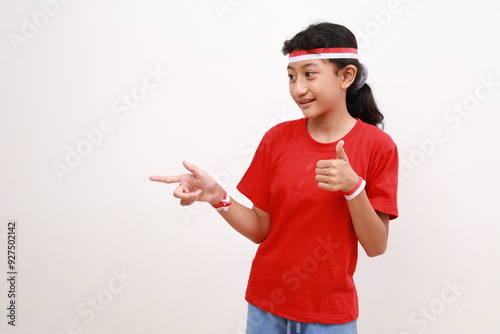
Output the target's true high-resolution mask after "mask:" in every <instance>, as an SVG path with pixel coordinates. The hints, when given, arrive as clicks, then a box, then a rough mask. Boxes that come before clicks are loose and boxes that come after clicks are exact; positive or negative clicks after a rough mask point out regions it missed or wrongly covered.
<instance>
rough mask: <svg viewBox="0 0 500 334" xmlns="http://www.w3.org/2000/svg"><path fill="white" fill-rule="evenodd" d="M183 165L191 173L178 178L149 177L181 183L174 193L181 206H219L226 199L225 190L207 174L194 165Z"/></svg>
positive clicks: (153, 179) (152, 179)
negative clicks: (206, 204)
mask: <svg viewBox="0 0 500 334" xmlns="http://www.w3.org/2000/svg"><path fill="white" fill-rule="evenodd" d="M182 164H183V165H184V167H185V168H186V169H187V170H188V171H189V172H190V173H189V174H182V175H176V176H158V175H152V176H150V177H149V179H150V180H151V181H155V182H163V183H168V184H170V183H179V186H178V187H177V188H176V189H175V191H174V197H176V198H178V199H180V200H181V203H180V204H181V205H183V206H185V205H191V204H193V203H194V202H196V201H200V202H208V203H210V204H212V205H216V204H218V203H219V202H220V201H221V200H222V198H223V197H224V190H223V189H222V187H220V186H219V185H218V184H217V182H216V181H215V180H214V179H213V178H212V177H211V176H210V175H208V174H207V173H205V172H204V171H202V170H201V169H199V168H198V167H196V166H195V165H193V164H190V163H188V162H187V161H183V162H182Z"/></svg>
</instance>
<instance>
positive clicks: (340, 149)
mask: <svg viewBox="0 0 500 334" xmlns="http://www.w3.org/2000/svg"><path fill="white" fill-rule="evenodd" d="M336 151H337V160H345V161H349V158H347V154H346V153H345V151H344V141H343V140H341V141H339V142H338V143H337V147H336Z"/></svg>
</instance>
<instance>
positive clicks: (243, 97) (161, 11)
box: [0, 0, 500, 334]
mask: <svg viewBox="0 0 500 334" xmlns="http://www.w3.org/2000/svg"><path fill="white" fill-rule="evenodd" d="M499 15H500V5H499V2H494V1H489V0H476V1H465V0H461V1H457V0H455V1H450V0H446V1H439V2H438V1H430V0H422V1H412V0H377V1H368V0H364V1H347V0H344V1H330V0H329V1H326V0H323V1H319V0H317V1H297V0H295V1H285V0H280V1H272V2H270V1H264V0H253V1H249V0H220V1H219V0H217V1H213V0H207V1H193V0H191V1H161V0H149V1H145V0H126V1H124V0H121V1H118V0H108V1H81V0H73V1H68V0H65V1H63V0H60V1H59V2H56V0H41V1H26V0H24V1H6V0H2V1H1V3H0V35H1V36H2V38H1V39H0V50H1V52H0V117H1V118H0V247H1V250H0V268H1V274H0V278H1V280H0V305H1V307H0V309H1V310H2V311H1V312H0V313H1V314H0V319H1V320H0V331H1V332H2V333H23V334H24V333H42V334H48V333H52V334H55V333H96V334H97V333H106V334H110V333H187V334H191V333H192V334H194V333H211V334H212V333H213V334H232V333H244V327H245V319H246V303H245V301H244V292H245V288H246V280H247V275H248V272H249V268H250V264H251V260H252V258H253V255H254V252H255V250H256V245H254V244H252V243H251V242H250V241H248V240H246V239H245V238H243V237H242V236H240V235H238V234H237V233H236V232H234V231H233V230H232V229H231V228H230V227H229V226H228V225H227V224H226V223H225V222H224V221H222V220H221V219H220V217H218V215H217V213H215V212H214V211H213V210H212V209H211V208H208V207H206V206H204V205H195V206H193V207H190V208H181V207H180V206H179V205H178V203H177V201H176V200H175V199H174V198H173V197H172V196H171V194H172V192H173V190H174V188H175V186H173V185H172V186H169V185H163V184H157V183H153V182H150V181H149V180H148V176H149V175H151V174H161V175H174V174H179V173H183V172H184V171H183V168H182V164H181V161H182V160H184V159H186V160H188V161H190V162H192V163H195V164H196V165H198V166H199V167H201V168H203V169H205V170H207V171H209V172H210V173H211V174H212V175H214V176H216V177H217V178H218V179H219V181H220V182H221V183H222V184H223V185H224V186H225V187H226V189H228V190H229V192H230V193H231V194H232V195H233V196H234V197H235V198H237V199H239V200H241V201H243V202H245V201H246V200H245V198H243V197H242V195H240V194H239V193H237V191H236V190H235V186H236V184H237V183H238V181H239V179H240V178H241V176H242V174H243V172H244V171H245V169H246V167H247V166H248V163H249V159H250V158H251V157H252V154H253V151H254V149H255V147H256V144H257V143H258V141H259V139H260V137H261V136H262V134H263V132H264V131H265V130H267V129H268V128H269V127H270V126H272V125H274V124H276V123H278V122H281V121H284V120H287V119H295V118H299V117H301V116H302V115H301V113H300V110H298V108H297V107H296V106H295V105H294V104H293V102H292V101H291V99H290V97H289V95H288V84H287V80H288V78H287V75H286V62H287V58H286V57H284V56H283V55H282V54H281V52H280V50H281V46H282V43H283V41H284V40H286V39H288V38H290V37H292V36H293V35H294V34H295V33H297V32H298V31H300V30H301V29H303V28H305V27H306V26H307V25H308V24H310V23H313V22H317V21H321V20H327V21H332V22H337V23H341V24H344V25H346V26H348V27H349V28H351V30H353V32H355V33H356V35H357V37H358V42H359V44H360V57H361V60H362V61H363V62H364V63H365V64H366V65H367V67H368V68H369V70H370V76H369V78H368V82H369V83H370V84H371V85H372V87H373V90H374V92H375V95H376V99H377V101H378V103H379V105H380V107H381V108H382V110H383V113H384V115H385V116H386V122H385V124H386V127H385V130H386V132H387V133H389V134H390V135H391V136H392V138H393V139H394V140H395V142H396V143H397V145H398V147H399V153H400V158H401V175H400V176H401V178H400V181H401V183H400V188H399V206H400V218H398V219H397V220H395V221H393V222H392V223H391V231H390V244H389V249H388V251H387V252H386V254H384V255H383V256H381V257H377V258H373V259H372V258H367V257H366V255H364V254H363V253H362V251H361V252H360V259H359V264H358V270H357V273H356V277H355V278H356V282H357V286H358V290H359V295H360V311H361V315H360V319H359V332H360V333H363V334H414V333H440V334H441V333H457V334H458V333H460V334H461V333H464V334H465V333H498V331H499V330H500V321H499V320H498V319H499V317H498V309H499V307H500V302H499V300H500V290H499V289H498V286H497V284H498V282H499V281H500V269H499V266H498V263H499V247H498V240H499V239H500V227H499V219H498V214H497V210H498V199H499V197H498V193H497V188H498V186H499V185H500V183H499V181H498V180H499V178H498V170H499V169H500V162H499V159H498V157H499V153H500V149H499V136H498V123H499V121H500V117H499V115H498V112H499V108H498V105H499V100H500V99H499V95H500V65H499V63H498V59H500V45H499V44H498V36H497V31H498V29H499V25H498V23H497V22H498V17H499ZM154 71H156V73H157V74H156V81H155V79H154V77H153V76H151V74H150V73H151V72H154ZM144 82H145V83H146V85H147V88H148V89H146V88H144V86H143V84H144ZM485 82H489V84H485ZM126 96H129V99H130V100H129V102H128V103H129V105H127V104H126V102H124V101H125V100H122V99H126V98H127V97H126ZM460 110H461V111H460ZM102 124H105V125H102ZM100 126H102V127H101V128H99V127H100ZM104 131H105V132H104ZM89 138H92V141H93V142H92V141H91V139H89ZM71 152H73V153H71ZM70 164H71V166H70ZM9 220H17V222H18V231H17V232H18V240H17V241H18V243H17V246H18V249H17V263H16V265H17V271H18V276H17V287H16V292H17V295H16V306H17V308H16V326H15V327H12V326H10V325H8V324H7V321H8V320H9V319H8V318H7V312H8V311H7V310H6V308H7V307H8V305H9V304H8V303H9V301H10V299H9V298H7V292H8V290H9V286H8V283H7V280H6V278H7V271H8V269H7V251H6V249H7V222H8V221H9ZM117 277H119V278H117ZM450 287H452V288H450Z"/></svg>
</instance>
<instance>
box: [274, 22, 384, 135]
mask: <svg viewBox="0 0 500 334" xmlns="http://www.w3.org/2000/svg"><path fill="white" fill-rule="evenodd" d="M337 47H345V48H355V49H357V48H358V42H357V41H356V37H355V36H354V34H353V33H352V32H351V31H350V30H349V29H347V28H346V27H344V26H343V25H340V24H335V23H329V22H321V23H316V24H311V25H310V26H308V27H307V28H306V29H304V30H302V31H301V32H299V33H298V34H297V35H295V36H294V37H293V38H291V39H289V40H287V41H285V43H284V44H283V48H282V49H281V51H282V52H283V54H284V55H285V56H286V55H288V54H289V53H291V52H293V51H295V50H311V49H316V48H337ZM328 60H329V61H330V62H332V63H333V64H334V65H335V66H336V67H337V69H338V70H340V69H342V68H344V67H346V66H347V65H354V66H356V68H357V70H358V72H357V74H356V78H355V79H354V82H353V83H352V84H351V85H350V86H349V88H348V89H347V93H346V104H347V110H348V111H349V114H350V115H351V116H352V117H354V118H359V119H361V120H362V121H363V122H365V123H368V124H372V125H375V126H380V127H383V123H382V122H383V120H384V116H383V115H382V113H381V112H380V110H379V109H378V107H377V103H376V102H375V98H374V97H373V93H372V90H371V88H370V86H369V85H368V84H366V83H365V84H364V85H363V86H361V87H360V88H358V86H359V81H360V80H361V77H362V76H363V75H364V76H366V75H367V73H363V72H364V71H365V69H364V67H363V66H362V65H361V63H360V62H359V60H357V59H328Z"/></svg>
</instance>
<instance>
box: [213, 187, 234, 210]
mask: <svg viewBox="0 0 500 334" xmlns="http://www.w3.org/2000/svg"><path fill="white" fill-rule="evenodd" d="M232 204H233V203H231V198H230V197H229V195H228V194H227V192H225V191H224V198H223V199H221V201H220V202H219V204H217V205H212V206H213V207H214V208H215V209H216V210H217V211H221V210H224V211H227V210H228V209H229V207H230V206H231V205H232Z"/></svg>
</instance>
